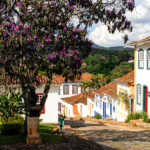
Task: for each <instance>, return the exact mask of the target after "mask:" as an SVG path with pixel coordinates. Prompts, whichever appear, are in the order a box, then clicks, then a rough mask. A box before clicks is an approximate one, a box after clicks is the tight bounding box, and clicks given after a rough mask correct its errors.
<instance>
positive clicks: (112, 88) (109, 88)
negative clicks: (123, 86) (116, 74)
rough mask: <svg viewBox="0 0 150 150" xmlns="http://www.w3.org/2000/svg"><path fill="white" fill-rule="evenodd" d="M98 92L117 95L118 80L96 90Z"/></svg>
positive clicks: (112, 95)
mask: <svg viewBox="0 0 150 150" xmlns="http://www.w3.org/2000/svg"><path fill="white" fill-rule="evenodd" d="M94 92H95V93H96V94H99V95H104V94H107V95H110V96H111V97H116V94H117V83H116V82H110V83H108V84H105V85H104V86H102V87H101V88H99V89H98V90H96V91H94Z"/></svg>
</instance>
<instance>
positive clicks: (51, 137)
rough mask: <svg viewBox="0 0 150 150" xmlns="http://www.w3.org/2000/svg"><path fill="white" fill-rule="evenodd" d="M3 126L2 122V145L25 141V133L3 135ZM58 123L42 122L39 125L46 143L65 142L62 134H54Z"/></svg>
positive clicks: (0, 140) (0, 143) (0, 141)
mask: <svg viewBox="0 0 150 150" xmlns="http://www.w3.org/2000/svg"><path fill="white" fill-rule="evenodd" d="M1 126H2V124H0V145H11V144H15V143H19V142H25V139H26V137H24V136H23V135H14V136H7V135H1ZM55 127H56V125H51V124H40V125H39V133H40V136H41V138H42V140H43V142H44V143H45V142H46V143H52V144H54V143H56V144H57V143H61V142H63V138H62V137H61V136H60V135H56V134H53V132H52V131H53V129H54V128H55Z"/></svg>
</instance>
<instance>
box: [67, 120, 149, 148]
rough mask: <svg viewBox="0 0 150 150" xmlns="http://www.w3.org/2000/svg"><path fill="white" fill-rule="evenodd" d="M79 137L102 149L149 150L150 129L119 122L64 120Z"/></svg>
mask: <svg viewBox="0 0 150 150" xmlns="http://www.w3.org/2000/svg"><path fill="white" fill-rule="evenodd" d="M65 124H66V125H70V127H71V129H72V130H74V132H76V134H77V135H78V136H79V137H82V138H84V139H85V140H89V141H92V142H93V143H95V145H99V146H100V147H101V149H103V150H150V130H145V129H142V128H131V127H129V126H126V125H125V126H124V125H122V124H121V125H120V124H119V123H117V122H116V123H115V122H113V123H112V122H111V121H110V122H109V121H106V120H104V121H102V120H101V121H100V122H98V123H97V122H90V121H89V120H88V121H85V120H66V121H65Z"/></svg>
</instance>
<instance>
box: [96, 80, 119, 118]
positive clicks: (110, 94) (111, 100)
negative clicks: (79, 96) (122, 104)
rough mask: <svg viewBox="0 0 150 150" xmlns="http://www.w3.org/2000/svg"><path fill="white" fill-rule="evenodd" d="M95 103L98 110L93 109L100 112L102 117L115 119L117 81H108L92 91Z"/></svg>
mask: <svg viewBox="0 0 150 150" xmlns="http://www.w3.org/2000/svg"><path fill="white" fill-rule="evenodd" d="M94 93H95V101H96V105H98V107H99V110H97V111H95V114H96V113H100V114H101V116H102V118H110V119H112V120H116V108H117V102H116V93H117V83H116V82H110V83H108V84H106V85H104V86H102V87H101V88H99V89H98V90H96V91H94Z"/></svg>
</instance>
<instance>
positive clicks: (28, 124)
mask: <svg viewBox="0 0 150 150" xmlns="http://www.w3.org/2000/svg"><path fill="white" fill-rule="evenodd" d="M33 92H34V91H33ZM33 94H35V93H31V91H30V89H26V88H25V87H24V88H23V98H24V101H25V112H26V113H25V123H24V135H25V136H26V143H27V144H42V140H41V138H40V135H39V131H38V129H39V116H40V110H41V106H37V105H36V104H35V105H33V104H32V103H30V101H31V102H33V101H35V100H33V99H35V98H36V97H35V96H34V95H33ZM32 100H33V101H32Z"/></svg>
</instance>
